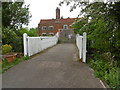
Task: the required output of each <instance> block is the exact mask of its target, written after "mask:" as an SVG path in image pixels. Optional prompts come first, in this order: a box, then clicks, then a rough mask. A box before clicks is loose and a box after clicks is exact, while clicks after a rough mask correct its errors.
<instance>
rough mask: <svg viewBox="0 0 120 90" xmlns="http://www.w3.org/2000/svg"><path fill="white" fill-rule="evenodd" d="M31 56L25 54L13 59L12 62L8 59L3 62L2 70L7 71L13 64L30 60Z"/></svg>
mask: <svg viewBox="0 0 120 90" xmlns="http://www.w3.org/2000/svg"><path fill="white" fill-rule="evenodd" d="M29 59H30V57H29V56H24V57H21V58H17V59H16V60H14V61H12V62H7V60H4V61H3V62H2V70H1V72H2V73H4V72H6V71H7V70H8V69H10V68H12V67H13V66H15V65H17V64H19V63H20V62H22V61H24V60H29Z"/></svg>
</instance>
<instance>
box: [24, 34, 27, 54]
mask: <svg viewBox="0 0 120 90" xmlns="http://www.w3.org/2000/svg"><path fill="white" fill-rule="evenodd" d="M23 45H24V56H27V34H26V33H24V34H23Z"/></svg>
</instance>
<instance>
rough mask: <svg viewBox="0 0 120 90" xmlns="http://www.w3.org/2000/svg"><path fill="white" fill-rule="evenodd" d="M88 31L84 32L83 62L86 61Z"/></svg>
mask: <svg viewBox="0 0 120 90" xmlns="http://www.w3.org/2000/svg"><path fill="white" fill-rule="evenodd" d="M86 42H87V40H86V32H84V33H83V62H86V52H87V51H86Z"/></svg>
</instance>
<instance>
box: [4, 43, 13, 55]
mask: <svg viewBox="0 0 120 90" xmlns="http://www.w3.org/2000/svg"><path fill="white" fill-rule="evenodd" d="M11 51H12V46H11V45H8V44H5V45H2V53H3V54H6V53H9V52H11Z"/></svg>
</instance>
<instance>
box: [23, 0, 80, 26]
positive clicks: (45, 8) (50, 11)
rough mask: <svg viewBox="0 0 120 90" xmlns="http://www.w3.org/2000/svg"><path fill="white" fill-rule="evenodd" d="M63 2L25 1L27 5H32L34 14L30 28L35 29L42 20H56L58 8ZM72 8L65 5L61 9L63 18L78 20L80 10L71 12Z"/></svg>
mask: <svg viewBox="0 0 120 90" xmlns="http://www.w3.org/2000/svg"><path fill="white" fill-rule="evenodd" d="M60 1H61V0H25V4H26V5H28V4H30V7H29V10H30V13H31V14H32V18H31V19H30V20H31V21H30V23H29V25H28V28H35V27H37V26H38V23H39V22H40V20H41V19H52V18H54V19H55V18H56V12H55V11H56V7H60V6H59V2H60ZM69 10H70V6H66V4H63V5H62V7H60V14H61V16H63V18H67V17H71V18H76V17H77V15H78V14H79V11H80V9H76V10H74V11H73V12H70V11H69Z"/></svg>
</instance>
